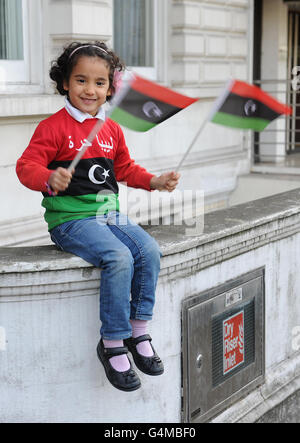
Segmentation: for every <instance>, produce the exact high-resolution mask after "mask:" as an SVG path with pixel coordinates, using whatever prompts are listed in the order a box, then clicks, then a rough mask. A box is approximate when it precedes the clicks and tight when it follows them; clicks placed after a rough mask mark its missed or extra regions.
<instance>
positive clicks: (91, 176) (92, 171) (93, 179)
mask: <svg viewBox="0 0 300 443" xmlns="http://www.w3.org/2000/svg"><path fill="white" fill-rule="evenodd" d="M97 168H101V169H103V172H102V173H101V175H102V176H103V177H104V180H103V181H99V180H97V179H96V177H95V171H96V169H97ZM109 173H110V170H109V169H107V170H106V169H104V168H103V166H100V165H93V166H92V167H91V169H90V170H89V179H90V181H91V182H92V183H95V185H103V184H104V183H105V182H106V179H107V177H109Z"/></svg>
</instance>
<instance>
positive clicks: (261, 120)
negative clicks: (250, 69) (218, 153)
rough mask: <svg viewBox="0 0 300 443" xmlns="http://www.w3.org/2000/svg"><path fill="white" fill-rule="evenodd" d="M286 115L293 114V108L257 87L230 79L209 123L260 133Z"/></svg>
mask: <svg viewBox="0 0 300 443" xmlns="http://www.w3.org/2000/svg"><path fill="white" fill-rule="evenodd" d="M283 114H284V115H291V114H292V108H290V107H288V106H286V105H284V104H282V103H280V102H278V101H277V100H276V99H275V98H273V97H271V96H270V95H269V94H267V93H266V92H264V91H263V90H262V89H260V88H259V87H257V86H253V85H250V84H248V83H245V82H241V81H238V80H231V81H230V82H229V84H228V86H227V88H226V89H225V91H224V93H223V94H221V96H220V97H219V98H218V99H217V101H216V103H215V106H214V107H213V109H212V112H211V114H210V117H209V119H208V120H209V121H212V122H213V123H218V124H220V125H224V126H229V127H231V128H239V129H252V130H254V131H257V132H258V131H263V130H264V129H265V128H266V126H267V125H268V124H269V123H270V122H271V121H273V120H275V119H276V118H277V117H279V116H280V115H283Z"/></svg>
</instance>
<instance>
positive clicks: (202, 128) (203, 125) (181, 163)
mask: <svg viewBox="0 0 300 443" xmlns="http://www.w3.org/2000/svg"><path fill="white" fill-rule="evenodd" d="M208 122H209V120H208V119H205V120H204V122H203V123H202V125H201V127H200V129H199V131H197V134H196V135H195V137H194V138H193V140H192V142H191V144H190V146H189V148H188V150H187V151H186V153H185V154H184V156H183V157H182V159H181V161H180V163H179V165H178V166H177V168H176V169H175V172H178V171H179V169H180V168H181V166H182V165H183V163H184V161H185V159H186V158H187V156H188V155H189V153H190V152H191V150H192V148H193V147H194V145H195V143H196V141H197V139H198V138H199V137H200V134H201V133H202V132H203V130H204V128H205V126H206V124H207V123H208Z"/></svg>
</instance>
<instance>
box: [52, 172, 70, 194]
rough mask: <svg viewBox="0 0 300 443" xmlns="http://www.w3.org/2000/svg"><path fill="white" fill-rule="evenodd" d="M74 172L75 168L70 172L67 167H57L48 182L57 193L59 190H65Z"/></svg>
mask: <svg viewBox="0 0 300 443" xmlns="http://www.w3.org/2000/svg"><path fill="white" fill-rule="evenodd" d="M73 174H74V169H73V171H72V172H69V171H68V170H67V169H65V168H57V169H56V170H55V171H54V172H52V174H51V175H50V178H49V182H48V184H49V185H50V186H51V188H52V189H53V191H54V193H55V194H57V193H58V192H59V191H65V190H66V189H67V188H68V186H69V184H70V182H71V180H72V175H73Z"/></svg>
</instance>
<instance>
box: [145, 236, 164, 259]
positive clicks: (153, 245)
mask: <svg viewBox="0 0 300 443" xmlns="http://www.w3.org/2000/svg"><path fill="white" fill-rule="evenodd" d="M145 253H146V255H147V257H148V259H149V260H151V261H154V262H158V263H159V262H160V258H161V256H162V252H161V250H160V247H159V245H158V243H157V241H156V240H155V239H154V238H152V237H150V239H149V241H148V242H147V245H146V247H145Z"/></svg>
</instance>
